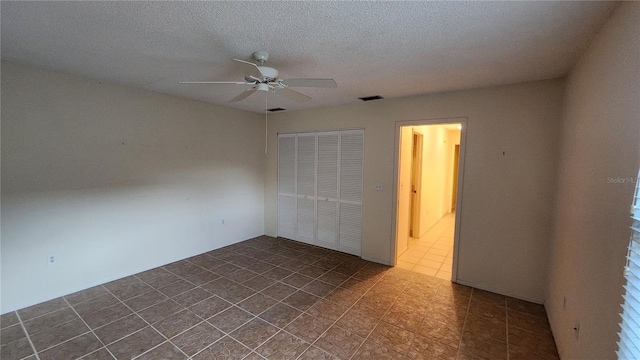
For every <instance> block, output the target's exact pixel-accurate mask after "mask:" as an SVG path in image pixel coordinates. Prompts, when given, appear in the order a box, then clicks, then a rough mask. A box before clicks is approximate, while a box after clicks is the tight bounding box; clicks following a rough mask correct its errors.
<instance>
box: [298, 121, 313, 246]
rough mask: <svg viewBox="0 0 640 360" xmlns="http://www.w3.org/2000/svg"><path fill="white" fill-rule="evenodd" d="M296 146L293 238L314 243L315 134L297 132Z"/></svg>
mask: <svg viewBox="0 0 640 360" xmlns="http://www.w3.org/2000/svg"><path fill="white" fill-rule="evenodd" d="M297 138H298V146H297V148H296V189H297V193H296V195H297V207H298V208H297V232H296V237H295V239H296V240H298V241H302V242H306V243H309V244H314V243H315V228H316V225H315V219H316V213H315V211H316V209H315V206H316V134H315V133H311V134H298V136H297Z"/></svg>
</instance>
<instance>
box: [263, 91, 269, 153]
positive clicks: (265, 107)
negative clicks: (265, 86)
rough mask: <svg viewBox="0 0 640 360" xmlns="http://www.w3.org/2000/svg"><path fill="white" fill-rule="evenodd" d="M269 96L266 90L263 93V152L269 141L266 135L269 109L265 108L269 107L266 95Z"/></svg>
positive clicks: (265, 151) (265, 150)
mask: <svg viewBox="0 0 640 360" xmlns="http://www.w3.org/2000/svg"><path fill="white" fill-rule="evenodd" d="M268 96H269V93H268V92H267V93H266V94H265V95H264V153H265V154H266V153H267V146H268V145H267V143H268V142H269V135H268V132H267V131H268V130H269V116H268V114H269V111H268V110H267V109H268V108H269V107H268V106H267V97H268Z"/></svg>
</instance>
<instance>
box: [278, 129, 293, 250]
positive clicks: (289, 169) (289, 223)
mask: <svg viewBox="0 0 640 360" xmlns="http://www.w3.org/2000/svg"><path fill="white" fill-rule="evenodd" d="M296 203H297V202H296V136H295V135H280V136H278V236H282V237H285V238H288V239H295V234H296V222H297V215H296V213H297V210H296Z"/></svg>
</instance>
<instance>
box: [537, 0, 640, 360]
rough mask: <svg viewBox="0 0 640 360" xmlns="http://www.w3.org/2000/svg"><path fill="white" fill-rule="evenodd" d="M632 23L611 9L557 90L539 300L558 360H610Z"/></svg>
mask: <svg viewBox="0 0 640 360" xmlns="http://www.w3.org/2000/svg"><path fill="white" fill-rule="evenodd" d="M638 19H640V4H639V3H631V2H629V3H623V4H622V5H621V6H620V7H619V8H618V9H616V11H615V12H614V13H613V15H612V17H611V18H610V19H609V21H608V22H607V23H605V25H604V27H603V28H602V29H601V30H600V32H599V33H598V35H597V37H596V38H595V39H594V40H593V42H592V43H591V45H590V46H589V48H588V49H587V51H586V52H585V54H584V55H583V56H582V58H581V59H580V61H579V62H578V64H577V65H576V66H575V68H574V69H573V70H572V71H571V74H570V76H569V78H568V81H567V92H566V98H565V104H566V108H565V114H564V119H563V128H562V150H561V153H560V163H559V164H560V166H559V169H560V171H559V178H558V196H557V200H556V213H557V221H556V225H555V232H554V236H553V248H552V252H551V253H550V255H551V262H550V271H549V274H550V279H549V286H548V289H547V290H548V291H547V294H548V295H547V299H546V308H547V312H548V314H549V318H550V321H551V327H552V330H553V333H554V335H555V339H556V343H557V345H558V349H559V351H560V354H561V357H562V358H563V359H616V355H615V353H614V351H615V350H616V349H617V346H616V343H615V342H616V341H617V335H616V332H617V331H618V330H619V328H618V322H619V321H620V318H619V317H618V313H619V312H620V311H621V309H620V307H619V304H620V303H621V301H622V298H621V295H622V292H623V288H622V285H623V282H624V281H623V275H622V271H623V266H624V265H625V256H626V247H627V244H628V242H629V237H630V231H629V226H630V225H631V221H630V220H629V205H630V204H631V197H632V196H633V188H634V184H633V183H632V182H627V181H623V182H622V183H616V182H615V181H611V180H610V179H609V178H618V177H619V178H623V179H624V178H627V177H630V178H635V177H636V176H637V171H638V165H639V164H640V147H639V144H640V21H638ZM565 297H566V301H567V303H566V310H563V302H564V298H565ZM577 323H579V324H580V334H579V339H578V340H576V339H575V337H574V334H573V327H574V326H575V325H576V324H577Z"/></svg>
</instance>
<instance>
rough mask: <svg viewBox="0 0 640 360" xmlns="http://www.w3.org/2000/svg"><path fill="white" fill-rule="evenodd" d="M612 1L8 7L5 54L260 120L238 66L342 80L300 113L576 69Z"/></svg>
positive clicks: (314, 92)
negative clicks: (243, 95) (242, 96)
mask: <svg viewBox="0 0 640 360" xmlns="http://www.w3.org/2000/svg"><path fill="white" fill-rule="evenodd" d="M615 6H616V3H612V2H271V1H268V2H267V1H260V2H244V1H242V2H240V1H236V2H196V1H189V2H152V1H142V2H6V1H3V2H2V4H1V9H0V10H1V16H2V17H1V31H2V32H1V34H2V39H1V45H2V48H1V51H2V52H1V54H2V59H3V60H9V61H15V62H20V63H28V64H32V65H35V66H39V67H44V68H49V69H53V70H57V71H62V72H67V73H73V74H78V75H82V76H87V77H90V78H94V79H97V80H104V81H110V82H116V83H121V84H126V85H130V86H134V87H138V88H143V89H149V90H153V91H158V92H162V93H168V94H173V95H177V96H182V97H186V98H191V99H197V100H201V101H207V102H211V103H215V104H219V105H224V106H231V107H234V108H238V109H244V110H249V111H255V112H262V111H264V106H265V93H264V92H257V93H255V94H254V95H252V96H251V97H249V98H247V99H246V100H244V101H241V102H238V103H229V102H228V101H229V100H230V99H232V98H233V97H234V96H235V95H236V94H238V93H240V92H241V91H243V90H244V89H245V88H246V87H244V86H240V85H237V86H226V85H179V84H178V83H177V82H178V81H188V80H223V81H241V80H242V79H243V73H242V70H241V69H239V68H238V67H237V65H235V64H234V63H233V61H232V60H231V59H232V58H240V59H245V60H251V54H252V53H253V52H254V51H256V50H266V51H268V52H269V53H270V55H271V57H270V58H269V61H268V62H267V64H266V65H268V66H272V67H275V68H277V69H278V70H279V72H280V77H282V78H285V79H286V78H297V77H330V78H334V79H335V80H336V81H337V83H338V86H339V87H338V88H337V89H312V88H296V90H298V91H300V92H302V93H305V94H307V95H309V96H311V97H313V100H311V101H309V102H307V103H304V104H298V103H295V102H292V101H290V100H288V99H285V98H282V97H280V96H277V95H274V94H272V93H270V94H269V95H268V101H269V107H270V108H271V107H282V108H285V109H288V110H292V109H306V108H313V107H323V106H331V105H338V104H348V103H353V102H358V101H360V100H358V98H359V97H363V96H370V95H381V96H383V97H385V98H394V97H404V96H412V95H419V94H426V93H434V92H442V91H449V90H457V89H468V88H476V87H484V86H492V85H501V84H510V83H518V82H524V81H532V80H541V79H550V78H556V77H560V76H563V75H566V74H567V73H568V71H569V70H570V68H571V66H573V64H574V63H575V62H576V60H577V58H578V57H579V55H580V53H581V52H582V51H583V50H584V49H585V48H586V46H587V45H588V42H589V41H590V40H591V39H592V38H593V36H594V35H595V33H596V32H597V30H598V29H599V27H600V26H601V25H602V23H604V21H606V19H607V18H608V16H609V15H610V14H611V12H612V11H613V9H614V8H615Z"/></svg>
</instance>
